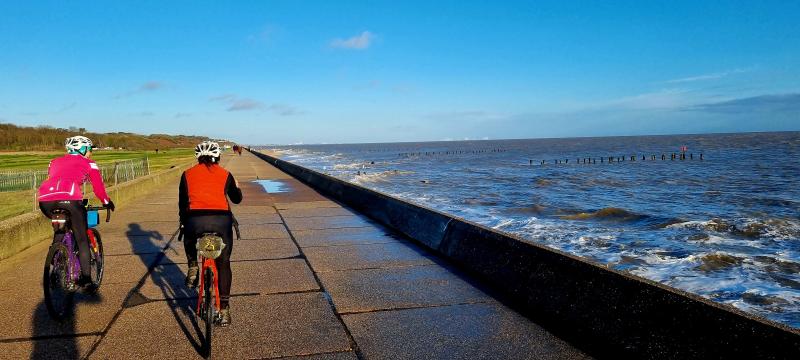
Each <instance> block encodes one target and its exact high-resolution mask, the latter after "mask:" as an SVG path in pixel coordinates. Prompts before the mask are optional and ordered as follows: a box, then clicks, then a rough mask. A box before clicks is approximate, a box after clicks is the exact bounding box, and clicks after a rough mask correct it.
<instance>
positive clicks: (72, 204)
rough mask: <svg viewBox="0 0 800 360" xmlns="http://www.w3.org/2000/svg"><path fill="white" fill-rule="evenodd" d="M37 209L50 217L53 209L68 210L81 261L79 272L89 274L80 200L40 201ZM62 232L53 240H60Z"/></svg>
mask: <svg viewBox="0 0 800 360" xmlns="http://www.w3.org/2000/svg"><path fill="white" fill-rule="evenodd" d="M39 209H41V210H42V213H44V215H45V216H47V217H48V218H50V217H52V214H51V212H52V211H53V210H55V209H64V210H66V211H68V212H69V221H70V223H72V237H73V239H74V241H75V244H77V245H78V259H80V262H81V274H82V275H83V276H87V277H88V276H90V274H91V271H92V270H91V269H92V268H91V266H90V264H89V238H88V236H87V235H86V230H87V228H88V225H87V224H86V208H85V207H83V202H82V201H80V200H69V201H68V200H64V201H41V202H39ZM63 237H64V233H60V234H56V236H55V237H53V242H60V241H61V239H62V238H63Z"/></svg>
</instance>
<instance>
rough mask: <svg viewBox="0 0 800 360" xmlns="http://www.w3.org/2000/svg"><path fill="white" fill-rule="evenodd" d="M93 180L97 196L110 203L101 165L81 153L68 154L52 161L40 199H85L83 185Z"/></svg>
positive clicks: (41, 187)
mask: <svg viewBox="0 0 800 360" xmlns="http://www.w3.org/2000/svg"><path fill="white" fill-rule="evenodd" d="M87 180H88V181H91V183H92V189H93V190H94V194H95V195H97V198H98V199H99V200H100V201H101V202H103V204H104V205H105V204H108V201H109V198H108V194H106V187H105V185H103V176H102V175H101V174H100V167H99V166H97V163H95V162H94V161H92V160H89V159H87V158H85V157H83V156H81V155H72V154H67V155H64V156H62V157H60V158H55V159H53V161H50V168H49V169H48V170H47V180H45V181H44V182H43V183H42V186H40V187H39V201H60V200H83V192H82V191H81V185H83V183H85V182H86V181H87Z"/></svg>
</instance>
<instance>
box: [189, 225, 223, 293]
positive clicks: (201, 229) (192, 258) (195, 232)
mask: <svg viewBox="0 0 800 360" xmlns="http://www.w3.org/2000/svg"><path fill="white" fill-rule="evenodd" d="M183 225H184V239H183V249H184V250H185V251H186V260H188V261H189V264H195V263H197V238H198V237H199V236H200V235H202V234H203V233H207V232H215V233H218V234H219V235H220V236H221V237H222V242H223V243H225V249H223V250H222V254H221V255H220V256H219V257H218V258H217V259H216V260H215V263H216V264H217V271H218V272H219V274H218V276H219V300H220V305H222V306H223V307H224V306H226V305H228V300H229V299H230V295H231V278H232V276H231V251H233V230H232V227H233V218H232V217H231V215H189V217H188V218H187V219H186V223H185V224H183ZM200 265H202V264H200ZM200 276H203V274H200Z"/></svg>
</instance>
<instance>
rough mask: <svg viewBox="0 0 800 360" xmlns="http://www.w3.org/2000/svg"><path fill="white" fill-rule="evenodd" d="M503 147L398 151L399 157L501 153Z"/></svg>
mask: <svg viewBox="0 0 800 360" xmlns="http://www.w3.org/2000/svg"><path fill="white" fill-rule="evenodd" d="M507 151H508V150H505V149H475V150H449V151H417V152H403V153H398V154H397V156H399V157H419V156H438V155H463V154H484V153H503V152H507Z"/></svg>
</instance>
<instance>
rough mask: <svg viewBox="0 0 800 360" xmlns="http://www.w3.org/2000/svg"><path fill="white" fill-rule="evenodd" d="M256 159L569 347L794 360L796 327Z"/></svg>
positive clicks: (798, 348)
mask: <svg viewBox="0 0 800 360" xmlns="http://www.w3.org/2000/svg"><path fill="white" fill-rule="evenodd" d="M254 154H255V155H257V156H259V157H260V158H262V159H263V160H265V161H267V162H269V163H271V164H273V165H274V166H276V167H277V168H279V169H280V170H282V171H284V172H286V173H288V174H289V175H291V176H293V177H295V178H297V179H299V180H301V181H303V182H304V183H306V184H308V185H309V186H311V187H313V188H315V189H316V190H318V191H320V192H322V193H324V194H326V195H328V196H330V197H332V198H333V199H335V200H337V201H339V202H341V203H343V204H345V205H347V206H349V207H351V208H353V209H355V210H357V211H359V212H361V213H363V214H365V215H367V216H369V217H370V218H372V219H374V220H375V221H377V222H380V223H382V224H384V225H385V226H387V227H389V228H392V229H393V230H395V231H397V232H399V233H401V234H404V235H406V236H407V237H409V238H411V239H413V240H415V241H417V242H418V243H420V244H423V245H424V246H426V247H427V248H429V249H430V250H432V251H434V252H435V253H437V254H438V255H440V256H441V257H443V258H445V259H448V260H449V261H450V262H452V263H454V264H456V265H457V266H459V267H460V268H461V269H463V270H465V271H466V272H468V273H469V274H471V275H472V276H475V277H476V278H478V279H480V280H481V281H482V282H483V283H484V284H486V285H487V286H488V287H490V288H492V289H493V290H494V291H496V292H497V293H498V295H499V297H500V298H501V299H502V300H504V301H505V302H507V303H508V304H509V305H511V306H512V307H514V308H515V309H517V310H518V311H520V312H521V313H523V314H525V315H526V316H528V317H529V318H531V319H533V320H534V321H535V322H537V323H538V324H540V325H542V326H544V327H545V328H547V329H548V330H550V331H551V332H553V333H555V334H556V335H558V336H560V337H562V338H564V339H566V340H567V341H570V342H571V343H572V344H573V345H575V346H577V347H579V348H581V349H583V350H585V351H587V352H588V353H590V354H592V355H594V356H598V357H609V358H637V359H641V358H659V359H662V358H674V359H687V358H703V359H708V358H747V359H760V358H765V359H784V358H787V359H788V358H792V359H797V358H800V331H798V330H797V329H793V328H790V327H788V326H785V325H783V324H779V323H775V322H771V321H768V320H765V319H762V318H760V317H756V316H753V315H751V314H747V313H744V312H741V311H739V310H737V309H735V308H733V307H730V306H727V305H722V304H718V303H714V302H712V301H710V300H707V299H704V298H701V297H699V296H696V295H693V294H689V293H686V292H683V291H680V290H677V289H673V288H670V287H667V286H664V285H661V284H658V283H656V282H653V281H649V280H646V279H643V278H639V277H636V276H632V275H629V274H626V273H623V272H619V271H615V270H613V269H607V268H605V267H603V266H601V265H598V264H595V263H591V262H589V261H586V260H584V259H581V258H579V257H576V256H573V255H571V254H567V253H564V252H561V251H558V250H554V249H550V248H547V247H544V246H540V245H537V244H534V243H531V242H528V241H525V240H523V239H521V238H518V237H515V236H513V235H509V234H504V233H501V232H498V231H495V230H493V229H489V228H486V227H484V226H481V225H478V224H474V223H471V222H469V221H466V220H463V219H459V218H456V217H453V216H450V215H447V214H444V213H441V212H439V211H436V210H432V209H428V208H426V207H423V206H419V205H415V204H411V203H409V202H406V201H404V200H401V199H398V198H395V197H392V196H390V195H386V194H383V193H380V192H377V191H374V190H370V189H366V188H364V187H361V186H358V185H354V184H351V183H348V182H345V181H342V180H339V179H336V178H333V177H331V176H328V175H325V174H322V173H319V172H317V171H314V170H310V169H307V168H304V167H301V166H298V165H295V164H292V163H288V162H286V161H282V160H280V159H277V158H275V157H272V156H269V155H266V154H262V153H259V152H257V151H254Z"/></svg>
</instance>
